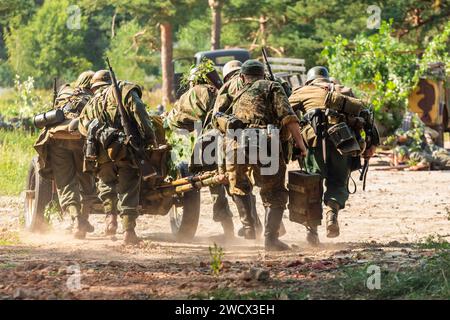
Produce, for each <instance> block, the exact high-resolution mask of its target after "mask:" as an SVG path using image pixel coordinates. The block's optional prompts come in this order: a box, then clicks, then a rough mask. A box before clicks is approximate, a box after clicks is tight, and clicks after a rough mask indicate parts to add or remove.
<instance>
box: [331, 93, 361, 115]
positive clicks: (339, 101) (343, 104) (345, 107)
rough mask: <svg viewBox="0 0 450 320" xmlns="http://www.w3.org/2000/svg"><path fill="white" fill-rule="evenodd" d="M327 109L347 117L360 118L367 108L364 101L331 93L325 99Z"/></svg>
mask: <svg viewBox="0 0 450 320" xmlns="http://www.w3.org/2000/svg"><path fill="white" fill-rule="evenodd" d="M325 107H326V108H329V109H332V110H336V111H337V112H340V113H344V114H347V115H355V116H358V115H359V114H360V112H361V110H363V108H364V107H365V104H364V102H363V101H362V100H360V99H356V98H353V97H349V96H346V95H343V94H342V93H339V92H336V91H330V92H328V93H327V96H326V98H325Z"/></svg>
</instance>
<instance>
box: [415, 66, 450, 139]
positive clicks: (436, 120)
mask: <svg viewBox="0 0 450 320" xmlns="http://www.w3.org/2000/svg"><path fill="white" fill-rule="evenodd" d="M408 108H409V110H410V111H412V112H415V113H417V114H418V115H419V117H420V119H421V120H422V121H423V123H424V124H425V125H426V126H428V127H430V128H432V129H434V130H436V131H437V132H438V133H439V135H438V138H437V140H436V143H437V144H438V145H440V146H443V145H444V133H445V132H450V119H449V115H450V77H449V76H447V75H446V70H445V65H444V64H443V63H442V62H437V63H432V64H430V65H429V67H428V70H427V72H426V73H425V75H424V76H423V77H421V78H420V80H419V83H418V85H417V86H416V88H414V90H413V91H412V92H411V94H410V96H409V98H408Z"/></svg>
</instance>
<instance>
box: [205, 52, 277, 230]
mask: <svg viewBox="0 0 450 320" xmlns="http://www.w3.org/2000/svg"><path fill="white" fill-rule="evenodd" d="M241 67H242V63H241V62H240V61H238V60H231V61H228V62H227V63H226V64H225V65H224V67H223V81H224V85H223V86H222V88H220V90H219V93H218V94H217V99H216V102H215V104H214V111H213V114H215V113H217V112H223V113H231V110H230V106H231V104H232V103H233V100H234V98H235V97H236V96H237V94H238V92H239V91H240V90H241V89H242V88H243V87H244V83H243V82H242V79H241V76H240V71H241ZM214 119H215V118H213V125H214V126H215V127H217V124H216V123H215V122H214ZM219 170H220V171H221V172H225V171H226V169H225V166H224V165H222V166H221V167H220V168H219ZM249 174H250V175H251V172H249ZM250 196H251V198H252V216H253V221H254V223H255V230H256V235H257V237H258V238H259V236H260V235H261V233H262V231H263V227H262V223H261V220H260V219H259V215H258V211H257V209H256V197H255V195H254V194H253V193H251V195H250ZM244 229H245V228H244V227H242V228H240V229H239V231H238V236H239V237H244ZM284 234H286V229H285V228H284V224H283V222H281V226H280V236H282V235H284Z"/></svg>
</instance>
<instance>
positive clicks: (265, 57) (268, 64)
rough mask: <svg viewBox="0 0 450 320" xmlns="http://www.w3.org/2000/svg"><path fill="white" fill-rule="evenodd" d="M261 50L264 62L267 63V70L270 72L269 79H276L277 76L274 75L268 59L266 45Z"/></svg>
mask: <svg viewBox="0 0 450 320" xmlns="http://www.w3.org/2000/svg"><path fill="white" fill-rule="evenodd" d="M261 51H262V54H263V58H264V64H265V65H266V68H267V71H268V72H269V80H270V81H275V76H274V75H273V72H272V68H271V67H270V63H269V60H268V59H267V51H266V47H262V49H261Z"/></svg>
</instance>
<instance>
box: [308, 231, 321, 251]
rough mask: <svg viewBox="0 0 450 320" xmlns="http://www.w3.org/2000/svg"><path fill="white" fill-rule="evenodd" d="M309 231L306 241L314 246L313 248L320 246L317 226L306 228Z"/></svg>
mask: <svg viewBox="0 0 450 320" xmlns="http://www.w3.org/2000/svg"><path fill="white" fill-rule="evenodd" d="M306 229H307V233H306V241H308V243H309V244H310V245H311V246H313V247H317V246H318V245H319V244H320V241H319V233H318V232H317V226H313V227H310V226H308V227H306Z"/></svg>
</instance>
